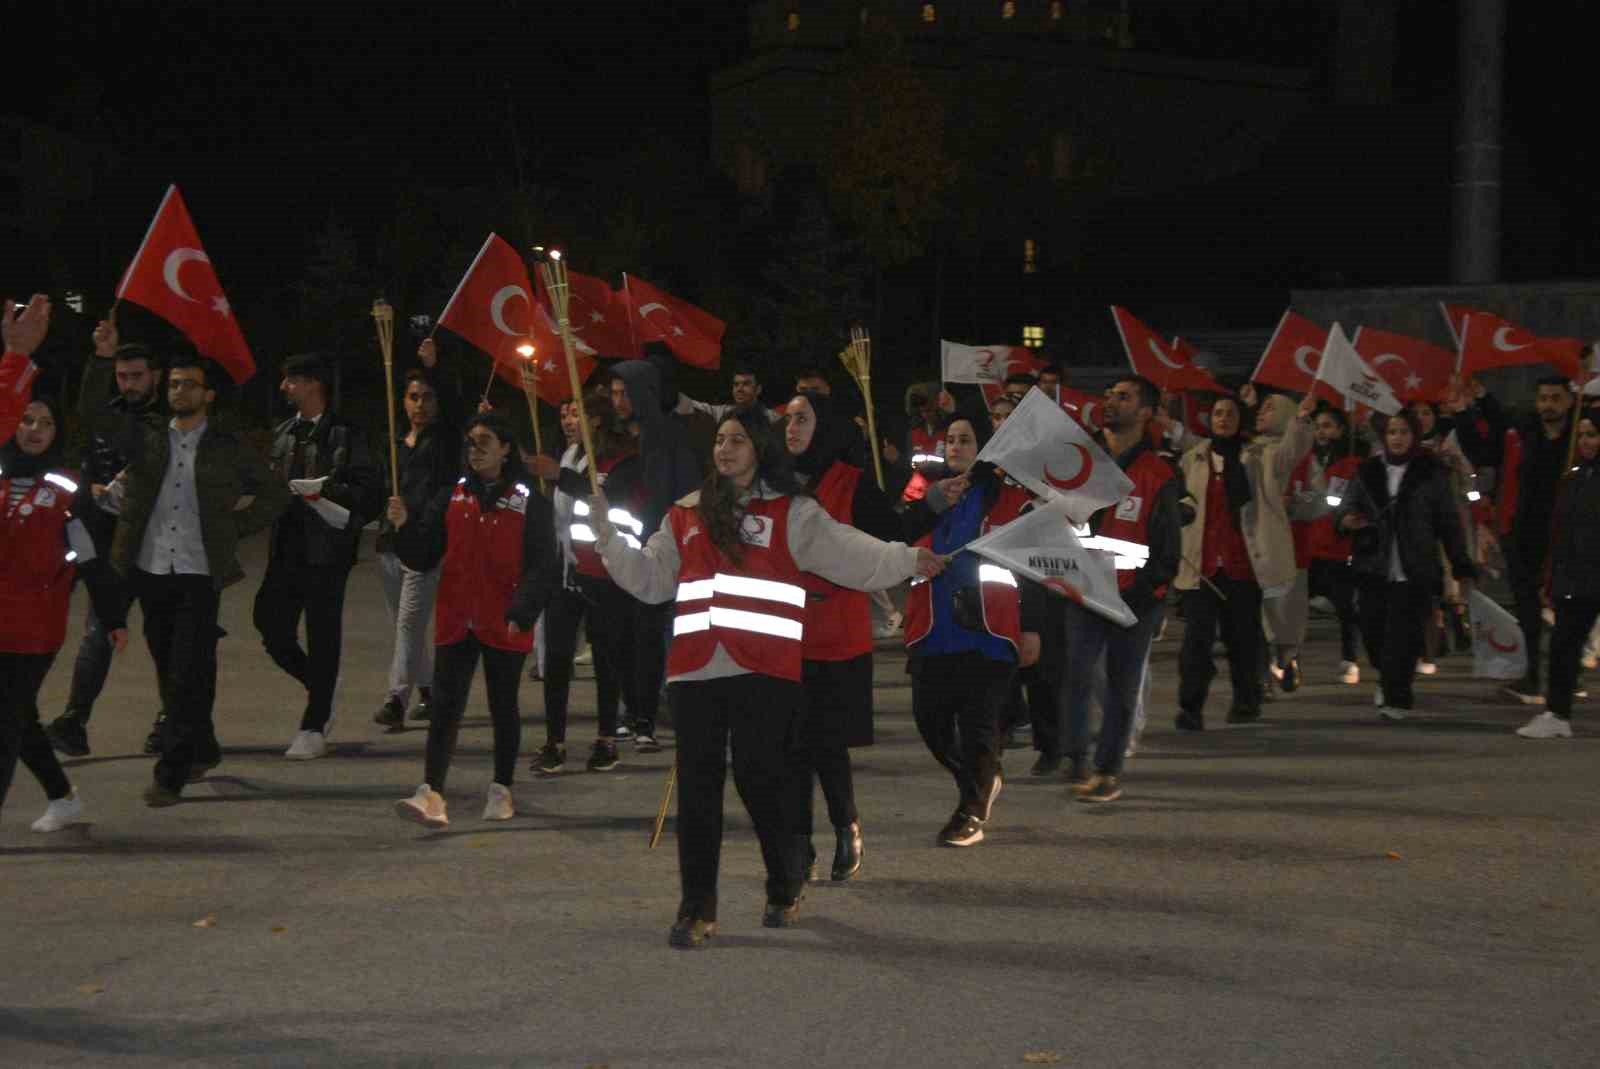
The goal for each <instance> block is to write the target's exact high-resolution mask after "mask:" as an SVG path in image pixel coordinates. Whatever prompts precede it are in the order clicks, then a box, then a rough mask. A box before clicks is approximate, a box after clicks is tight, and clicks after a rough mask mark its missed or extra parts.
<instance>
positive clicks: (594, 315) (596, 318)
mask: <svg viewBox="0 0 1600 1069" xmlns="http://www.w3.org/2000/svg"><path fill="white" fill-rule="evenodd" d="M605 321H606V317H605V316H603V315H601V314H600V313H599V312H596V311H593V310H590V312H589V322H591V323H604V322H605Z"/></svg>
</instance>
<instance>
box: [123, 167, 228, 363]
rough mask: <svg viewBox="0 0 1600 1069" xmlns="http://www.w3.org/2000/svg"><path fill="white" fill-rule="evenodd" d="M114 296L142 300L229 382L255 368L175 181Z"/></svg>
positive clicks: (162, 200) (145, 305)
mask: <svg viewBox="0 0 1600 1069" xmlns="http://www.w3.org/2000/svg"><path fill="white" fill-rule="evenodd" d="M117 299H118V300H129V301H132V302H134V303H135V304H138V305H142V306H144V307H145V308H148V309H149V310H150V311H152V312H154V313H155V314H156V315H158V316H160V317H161V318H162V319H165V320H166V321H167V322H168V323H171V324H172V325H173V326H174V327H177V328H178V329H179V330H180V331H182V332H183V335H184V337H186V338H188V339H189V341H190V342H192V343H193V344H194V347H195V348H196V349H198V350H199V351H200V353H201V354H202V355H204V356H207V357H210V358H211V359H212V360H215V361H216V362H217V363H218V364H220V365H222V367H223V369H224V370H225V371H227V373H228V375H229V377H230V378H232V379H233V381H234V382H237V383H242V382H245V381H247V380H248V379H249V378H250V377H251V376H252V375H254V374H255V373H256V360H255V357H254V356H253V355H252V354H251V352H250V346H249V345H248V344H246V343H245V340H244V332H243V331H242V330H240V329H239V321H238V320H236V319H235V318H234V317H233V308H232V306H231V305H229V304H228V298H227V295H226V294H225V293H223V291H222V283H221V281H219V280H218V278H217V272H216V269H215V268H214V267H213V266H212V265H211V257H209V256H207V255H206V251H205V246H203V245H201V244H200V235H199V233H198V232H197V231H196V230H195V228H194V220H192V219H190V218H189V209H188V207H187V206H186V205H185V204H184V203H183V194H181V193H179V192H178V187H177V186H175V185H174V186H168V187H167V193H166V196H164V197H162V198H161V206H160V207H159V208H157V209H156V217H155V218H154V219H153V220H151V222H150V229H149V230H147V231H146V232H145V235H144V241H143V242H141V243H140V245H139V251H138V252H136V253H134V256H133V262H132V263H130V264H129V265H128V269H127V270H126V271H124V272H123V274H122V281H121V282H119V283H118V284H117Z"/></svg>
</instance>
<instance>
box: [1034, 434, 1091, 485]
mask: <svg viewBox="0 0 1600 1069" xmlns="http://www.w3.org/2000/svg"><path fill="white" fill-rule="evenodd" d="M1069 444H1070V445H1071V446H1072V448H1074V449H1076V450H1077V451H1078V455H1079V457H1080V458H1081V459H1080V460H1079V462H1078V474H1076V475H1074V476H1073V477H1072V478H1070V479H1058V478H1056V477H1055V476H1054V475H1051V474H1050V467H1049V465H1045V469H1044V481H1045V482H1047V483H1049V484H1050V485H1051V486H1053V487H1055V488H1056V489H1057V490H1076V489H1077V488H1078V487H1080V486H1082V485H1083V484H1084V483H1086V482H1088V481H1089V476H1090V475H1092V474H1094V458H1093V457H1091V456H1090V455H1089V451H1088V450H1087V449H1085V448H1084V447H1083V446H1081V445H1079V444H1078V443H1077V442H1072V443H1069Z"/></svg>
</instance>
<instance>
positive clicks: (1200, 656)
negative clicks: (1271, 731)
mask: <svg viewBox="0 0 1600 1069" xmlns="http://www.w3.org/2000/svg"><path fill="white" fill-rule="evenodd" d="M1211 582H1212V583H1213V584H1215V585H1216V587H1217V589H1218V590H1220V591H1221V592H1222V594H1223V596H1224V597H1226V598H1227V600H1226V601H1224V600H1223V599H1222V598H1221V597H1218V596H1217V592H1216V591H1215V590H1212V589H1211V587H1210V586H1207V585H1206V584H1205V583H1203V582H1202V583H1201V584H1200V585H1199V586H1197V587H1195V588H1194V589H1193V590H1185V591H1184V592H1183V620H1184V629H1183V647H1182V649H1180V650H1179V652H1178V707H1179V708H1180V709H1182V710H1183V711H1184V712H1186V713H1194V714H1200V713H1202V712H1204V711H1205V705H1206V695H1207V694H1209V693H1210V691H1211V681H1212V680H1213V679H1215V678H1216V675H1217V665H1216V660H1215V659H1214V658H1213V657H1212V656H1211V644H1212V643H1213V642H1215V641H1216V637H1217V632H1218V630H1219V629H1220V630H1221V632H1222V644H1223V646H1224V647H1226V649H1227V651H1228V671H1229V675H1230V676H1231V678H1232V680H1233V707H1234V708H1235V709H1238V710H1240V711H1241V712H1249V713H1259V712H1260V711H1261V676H1262V675H1263V671H1262V668H1263V665H1264V664H1265V662H1264V661H1263V660H1262V657H1263V656H1264V652H1263V638H1262V634H1261V585H1260V584H1259V583H1257V582H1256V581H1255V580H1254V579H1229V578H1228V577H1227V576H1225V575H1223V574H1222V573H1221V572H1218V573H1217V574H1216V575H1213V576H1212V577H1211Z"/></svg>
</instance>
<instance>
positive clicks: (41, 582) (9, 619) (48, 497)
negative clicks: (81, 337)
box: [0, 356, 78, 653]
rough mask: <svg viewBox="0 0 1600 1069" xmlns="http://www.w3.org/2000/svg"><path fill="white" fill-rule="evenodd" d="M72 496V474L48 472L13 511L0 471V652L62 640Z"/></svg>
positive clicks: (49, 646) (42, 647)
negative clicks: (68, 528) (68, 527)
mask: <svg viewBox="0 0 1600 1069" xmlns="http://www.w3.org/2000/svg"><path fill="white" fill-rule="evenodd" d="M7 359H9V356H8V358H7ZM24 407H26V406H24ZM77 492H78V483H77V479H76V477H75V476H74V475H70V474H66V473H64V472H59V471H49V472H45V473H43V474H41V475H40V476H39V478H38V480H37V481H36V482H35V483H34V485H33V488H32V489H31V490H29V491H27V492H26V493H25V494H23V496H22V499H21V500H20V501H18V502H17V505H16V507H15V508H13V507H11V480H10V479H9V478H6V477H5V476H4V474H3V473H0V653H54V652H56V651H57V650H59V649H60V648H61V644H62V642H63V641H65V640H66V636H67V606H68V604H69V602H70V601H71V599H72V581H73V578H74V577H75V576H76V575H77V568H76V567H75V566H74V564H73V561H75V560H76V559H77V554H76V553H74V552H73V551H72V549H71V547H70V546H69V545H68V542H67V523H68V522H69V521H70V520H71V519H72V502H73V499H74V498H75V497H76V495H77Z"/></svg>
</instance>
